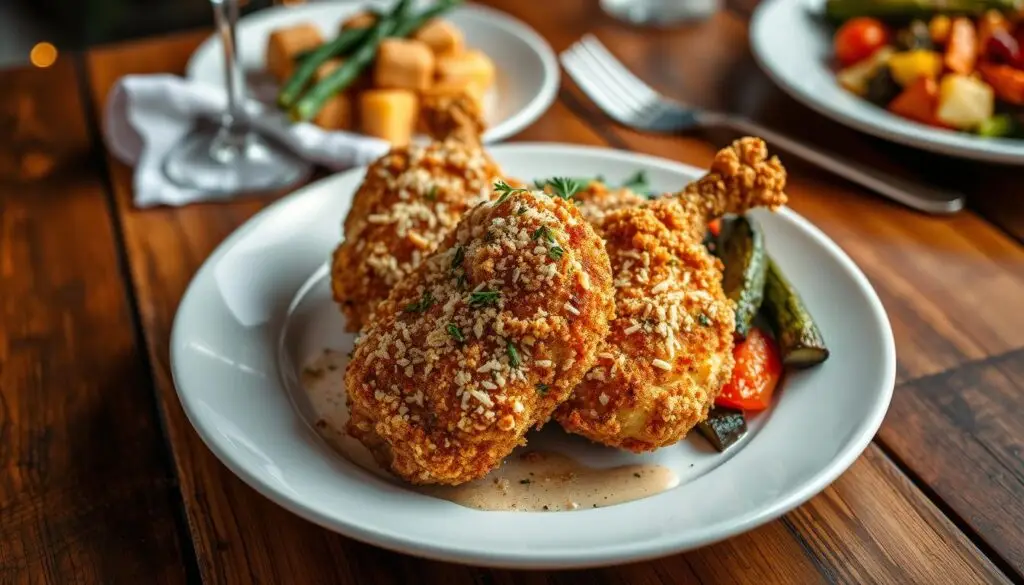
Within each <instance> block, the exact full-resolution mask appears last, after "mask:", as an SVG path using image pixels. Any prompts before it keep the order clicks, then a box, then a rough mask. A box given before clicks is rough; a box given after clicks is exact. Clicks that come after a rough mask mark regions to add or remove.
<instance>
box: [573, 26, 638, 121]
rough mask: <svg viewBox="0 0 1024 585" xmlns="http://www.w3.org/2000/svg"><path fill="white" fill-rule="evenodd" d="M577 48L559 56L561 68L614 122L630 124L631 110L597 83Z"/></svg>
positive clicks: (594, 74)
mask: <svg viewBox="0 0 1024 585" xmlns="http://www.w3.org/2000/svg"><path fill="white" fill-rule="evenodd" d="M577 48H578V47H577V46H575V45H574V46H573V47H572V48H570V49H569V50H567V51H565V52H563V53H562V54H561V55H560V60H561V61H562V66H563V67H565V70H566V72H568V73H569V76H570V77H572V79H573V81H575V82H576V85H578V86H579V87H580V89H581V90H583V93H585V94H587V97H589V98H590V99H591V100H592V101H593V102H594V103H595V104H597V106H598V107H599V108H601V110H603V111H604V112H605V113H606V114H608V115H609V116H611V117H612V118H614V119H615V120H618V121H619V122H622V123H623V124H628V123H629V122H630V117H629V113H630V111H631V108H628V107H626V106H625V105H624V104H623V103H622V102H621V101H620V100H619V99H617V98H616V97H615V96H614V95H613V94H612V93H610V92H609V90H608V88H607V87H606V86H605V85H603V84H601V83H598V82H597V80H598V79H600V76H599V75H597V74H596V73H594V71H593V69H591V68H590V67H589V66H588V64H587V62H586V60H585V59H583V58H581V56H580V53H579V52H578V51H577V50H576V49H577Z"/></svg>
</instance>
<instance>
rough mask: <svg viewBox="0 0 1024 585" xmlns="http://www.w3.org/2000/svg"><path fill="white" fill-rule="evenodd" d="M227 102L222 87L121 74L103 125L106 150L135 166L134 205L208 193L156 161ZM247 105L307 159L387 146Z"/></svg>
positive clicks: (331, 164) (369, 157) (360, 160)
mask: <svg viewBox="0 0 1024 585" xmlns="http://www.w3.org/2000/svg"><path fill="white" fill-rule="evenodd" d="M226 102H227V99H226V96H225V92H224V91H223V89H221V88H217V87H211V86H207V85H202V84H198V83H194V82H191V81H187V80H185V79H182V78H181V77H177V76H174V75H126V76H125V77H123V78H121V80H120V81H118V83H117V85H116V86H115V87H114V89H113V91H111V93H110V96H109V97H108V98H107V103H106V111H105V115H104V118H103V133H104V138H105V140H106V143H107V148H109V149H110V152H111V153H113V154H114V156H115V157H117V158H118V160H120V161H121V162H123V163H125V164H127V165H130V166H134V167H135V176H134V181H133V187H134V190H135V205H136V206H138V207H152V206H155V205H184V204H187V203H192V202H195V201H203V200H205V199H212V197H211V196H209V194H207V193H203V192H201V191H197V190H194V189H183V188H181V187H178V186H177V185H174V184H172V183H171V182H170V181H168V180H167V178H166V177H165V176H164V173H163V170H162V168H161V165H162V163H163V160H164V156H165V155H166V154H167V152H168V151H169V150H170V149H171V148H172V147H174V145H176V144H177V143H178V142H179V141H180V140H181V139H182V138H184V137H185V135H186V134H188V132H189V130H190V129H191V128H192V126H193V125H194V124H195V122H196V120H197V119H199V118H210V119H216V118H217V116H218V115H219V114H220V113H221V112H223V111H224V107H225V104H226ZM245 108H246V111H247V112H249V115H250V119H251V121H252V123H253V125H254V126H256V127H257V128H259V129H260V130H262V131H263V132H265V133H267V134H268V135H270V136H272V137H274V138H276V139H277V140H278V141H280V142H281V143H283V144H285V145H286V146H287V147H288V148H291V149H292V150H293V151H294V152H296V153H297V154H298V155H299V156H301V157H303V158H305V159H306V160H308V161H310V162H314V163H318V164H321V165H323V166H326V167H328V168H330V169H332V170H342V169H346V168H351V167H353V166H358V165H363V164H368V163H369V162H371V161H373V160H374V159H376V158H378V157H380V156H382V155H383V154H384V153H386V152H387V151H388V148H389V144H388V143H387V142H386V141H384V140H380V139H377V138H371V137H368V136H363V135H360V134H354V133H351V132H339V131H326V130H323V129H321V128H319V127H317V126H314V125H313V124H308V123H300V124H294V123H291V122H289V121H288V120H287V118H286V117H285V116H284V115H283V114H282V113H280V112H278V111H277V110H275V109H274V108H272V107H269V106H267V105H266V104H263V103H260V102H257V101H255V100H248V101H247V102H246V104H245Z"/></svg>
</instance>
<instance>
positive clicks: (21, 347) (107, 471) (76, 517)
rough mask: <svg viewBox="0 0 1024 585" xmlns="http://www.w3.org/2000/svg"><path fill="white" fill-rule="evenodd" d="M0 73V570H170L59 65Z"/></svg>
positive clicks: (157, 453) (130, 334)
mask: <svg viewBox="0 0 1024 585" xmlns="http://www.w3.org/2000/svg"><path fill="white" fill-rule="evenodd" d="M0 86H2V87H3V88H4V91H3V94H2V95H0V120H3V122H4V123H3V124H0V142H2V144H3V145H2V146H0V582H3V583H53V584H65V583H130V584H136V583H182V582H184V581H185V578H186V573H185V569H184V567H185V566H186V563H187V562H188V560H187V558H186V556H185V554H186V553H183V551H182V548H181V545H180V540H179V539H181V538H183V539H186V540H185V541H184V542H188V540H187V539H188V535H187V534H185V533H182V534H179V533H178V529H179V527H180V528H181V529H182V530H184V526H183V525H179V524H178V523H177V522H176V513H177V510H178V508H177V506H178V505H179V501H178V497H177V489H176V485H175V481H174V475H173V472H172V471H171V467H170V465H169V463H170V462H169V461H168V458H167V456H166V452H165V450H164V445H163V439H162V436H161V432H160V421H159V420H158V417H157V413H156V410H155V405H154V401H153V395H152V390H151V387H150V384H149V381H148V378H147V375H146V372H145V369H144V362H143V358H142V354H140V352H139V351H138V348H137V346H136V340H135V333H134V329H133V325H132V320H131V316H130V315H131V313H130V308H129V304H128V300H127V299H126V296H125V282H124V276H125V275H123V274H122V273H121V270H120V268H119V265H118V255H117V247H116V246H117V242H116V240H115V235H114V231H113V225H112V222H111V218H110V216H109V212H108V206H107V201H106V196H105V193H104V189H103V181H102V172H101V171H102V168H101V167H100V166H99V165H94V164H91V163H95V162H96V159H95V158H93V157H91V156H90V152H89V149H90V139H89V136H88V134H87V131H86V123H85V118H84V113H85V111H84V108H83V104H82V103H81V102H80V100H79V99H78V83H77V79H76V74H75V70H74V66H73V64H72V62H70V61H69V60H67V59H62V60H60V61H58V63H57V64H56V65H54V66H53V68H51V69H48V70H27V69H26V70H17V71H8V72H5V73H3V74H2V75H0ZM8 122H11V124H8ZM5 130H10V133H4V131H5ZM189 548H191V547H189Z"/></svg>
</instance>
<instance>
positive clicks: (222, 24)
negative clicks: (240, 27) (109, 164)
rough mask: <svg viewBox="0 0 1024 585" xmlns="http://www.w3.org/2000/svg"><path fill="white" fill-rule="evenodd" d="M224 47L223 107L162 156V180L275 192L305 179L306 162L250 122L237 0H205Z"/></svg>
mask: <svg viewBox="0 0 1024 585" xmlns="http://www.w3.org/2000/svg"><path fill="white" fill-rule="evenodd" d="M210 3H211V4H213V16H214V24H215V25H216V27H217V33H218V34H219V35H220V40H221V44H222V45H223V46H224V77H225V87H226V89H227V98H228V99H227V102H228V103H227V108H226V110H225V111H224V113H223V114H222V115H221V116H220V120H219V121H218V122H217V123H215V124H198V125H197V126H196V127H195V128H193V129H192V131H191V132H189V134H188V135H187V136H185V138H184V139H183V140H182V141H181V142H179V143H178V144H177V145H176V146H175V147H174V148H173V149H172V150H171V151H170V152H169V153H168V154H167V157H166V158H165V159H164V163H163V170H164V174H165V175H166V176H167V178H168V179H169V180H170V181H171V182H173V183H175V184H177V185H178V186H180V187H186V188H192V189H198V190H200V191H203V192H205V193H209V194H212V195H223V196H228V195H233V194H239V193H255V192H260V191H275V190H279V189H282V188H284V187H288V186H290V185H294V184H296V183H298V182H300V181H302V180H303V179H305V178H306V177H307V176H308V175H309V172H310V165H309V164H308V163H307V162H305V161H304V160H302V159H300V158H299V157H297V156H296V155H295V154H294V153H292V152H291V151H289V150H287V149H286V148H284V147H283V146H281V145H280V144H278V143H276V142H275V141H273V140H272V139H271V138H269V137H267V136H263V135H261V134H259V133H258V132H257V131H256V129H255V128H253V126H252V125H251V124H250V123H249V117H248V115H247V113H246V112H245V109H244V106H243V103H244V96H243V95H242V92H243V91H244V87H243V82H242V68H241V65H240V63H239V60H238V51H237V43H236V42H235V41H236V23H237V22H238V0H210Z"/></svg>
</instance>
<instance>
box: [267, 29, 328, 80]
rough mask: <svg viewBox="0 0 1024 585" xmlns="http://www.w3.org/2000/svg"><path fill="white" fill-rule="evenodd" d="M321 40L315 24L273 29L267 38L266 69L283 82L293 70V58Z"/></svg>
mask: <svg viewBox="0 0 1024 585" xmlns="http://www.w3.org/2000/svg"><path fill="white" fill-rule="evenodd" d="M323 42H324V37H323V35H322V34H320V29H319V28H317V26H316V25H315V24H297V25H295V26H290V27H288V28H281V29H277V30H275V31H274V32H272V33H270V38H269V39H268V40H267V71H269V72H270V74H271V75H273V76H274V78H275V79H277V80H278V81H279V82H281V83H284V82H285V81H286V80H287V79H288V78H289V77H291V76H292V72H293V71H295V58H296V57H297V56H298V55H299V54H300V53H302V52H304V51H308V50H310V49H313V48H315V47H318V46H320V45H321V44H323Z"/></svg>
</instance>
